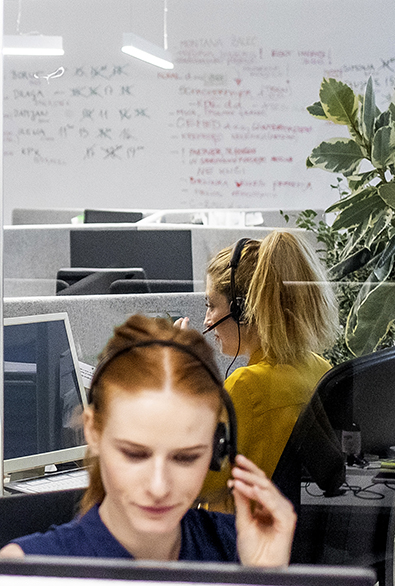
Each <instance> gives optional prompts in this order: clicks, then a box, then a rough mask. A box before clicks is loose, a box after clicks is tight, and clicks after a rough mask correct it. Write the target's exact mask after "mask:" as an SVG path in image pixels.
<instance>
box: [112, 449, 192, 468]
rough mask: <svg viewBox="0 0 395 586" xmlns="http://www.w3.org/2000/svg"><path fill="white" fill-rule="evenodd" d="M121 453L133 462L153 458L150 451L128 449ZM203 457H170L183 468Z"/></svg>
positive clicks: (177, 454)
mask: <svg viewBox="0 0 395 586" xmlns="http://www.w3.org/2000/svg"><path fill="white" fill-rule="evenodd" d="M121 453H122V454H123V456H124V457H125V458H126V459H128V460H130V461H133V462H142V461H143V460H148V459H149V458H151V457H152V456H153V454H152V452H150V451H140V450H128V449H121ZM202 456H203V453H202V452H200V451H199V452H192V453H188V452H187V453H184V452H180V453H176V454H173V455H171V456H169V459H170V460H173V461H174V462H176V463H177V464H181V465H182V466H188V465H191V464H193V463H194V462H197V460H199V458H201V457H202Z"/></svg>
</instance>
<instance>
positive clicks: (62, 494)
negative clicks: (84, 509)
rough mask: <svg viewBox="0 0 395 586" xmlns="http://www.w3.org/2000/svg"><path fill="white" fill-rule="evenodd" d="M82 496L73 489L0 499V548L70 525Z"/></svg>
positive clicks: (82, 491) (79, 490)
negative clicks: (66, 524)
mask: <svg viewBox="0 0 395 586" xmlns="http://www.w3.org/2000/svg"><path fill="white" fill-rule="evenodd" d="M83 493H84V490H83V489H72V490H60V491H56V492H55V491H54V492H47V493H39V494H20V495H12V496H4V497H1V498H0V548H1V547H4V545H6V544H7V543H9V541H11V540H12V539H16V538H17V537H22V536H23V535H29V534H30V533H35V532H37V531H39V532H42V533H43V532H45V531H47V530H48V529H49V528H50V527H51V525H61V524H62V523H67V522H68V521H71V519H73V517H74V516H75V515H76V514H77V512H78V504H79V501H80V499H81V497H82V495H83Z"/></svg>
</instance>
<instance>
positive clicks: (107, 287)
mask: <svg viewBox="0 0 395 586" xmlns="http://www.w3.org/2000/svg"><path fill="white" fill-rule="evenodd" d="M146 278H147V276H146V273H145V270H144V269H143V268H141V267H130V268H84V267H83V268H80V267H72V268H64V269H59V270H58V272H57V275H56V295H109V294H110V293H112V291H111V285H112V283H113V282H114V281H116V280H118V279H122V280H125V281H129V280H139V281H143V282H144V280H145V279H146Z"/></svg>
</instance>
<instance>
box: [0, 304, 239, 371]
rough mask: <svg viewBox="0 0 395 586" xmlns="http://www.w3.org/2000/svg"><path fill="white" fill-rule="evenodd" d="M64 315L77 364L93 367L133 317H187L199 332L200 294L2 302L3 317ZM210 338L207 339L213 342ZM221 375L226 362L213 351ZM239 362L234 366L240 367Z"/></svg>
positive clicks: (203, 312)
mask: <svg viewBox="0 0 395 586" xmlns="http://www.w3.org/2000/svg"><path fill="white" fill-rule="evenodd" d="M61 311H65V312H67V314H68V316H69V319H70V324H71V329H72V332H73V336H74V339H75V343H76V347H77V354H78V357H79V359H80V360H82V361H84V362H87V363H88V364H92V365H94V364H95V363H96V359H97V355H98V353H99V352H100V351H101V350H102V348H103V347H104V345H105V343H106V342H107V340H108V338H109V337H110V336H111V334H112V331H113V328H114V327H115V326H116V325H119V324H121V323H123V322H124V321H125V319H126V318H127V317H128V316H130V315H133V314H135V313H142V314H144V315H148V316H161V317H166V316H170V317H172V318H173V319H174V318H176V317H178V316H188V317H189V318H190V325H191V327H192V328H196V329H197V330H199V331H202V329H203V320H204V315H205V302H204V294H203V293H169V294H167V293H156V294H149V293H147V294H144V295H76V296H72V295H70V296H67V297H55V296H52V297H51V296H48V297H25V298H13V299H11V298H8V299H5V300H4V317H16V316H21V315H37V314H42V313H57V312H61ZM212 336H213V335H212V334H209V335H208V339H209V340H210V341H213V337H212ZM217 360H218V364H219V366H220V369H221V372H222V373H224V372H225V370H226V367H227V365H228V364H229V362H230V358H229V357H223V356H221V355H220V354H219V352H218V351H217ZM243 361H244V360H243V359H240V360H239V361H238V362H237V364H241V363H243Z"/></svg>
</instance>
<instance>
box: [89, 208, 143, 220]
mask: <svg viewBox="0 0 395 586" xmlns="http://www.w3.org/2000/svg"><path fill="white" fill-rule="evenodd" d="M142 219H143V213H142V212H131V211H128V210H90V209H89V210H84V224H115V223H121V222H128V223H135V222H138V221H139V220H142Z"/></svg>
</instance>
